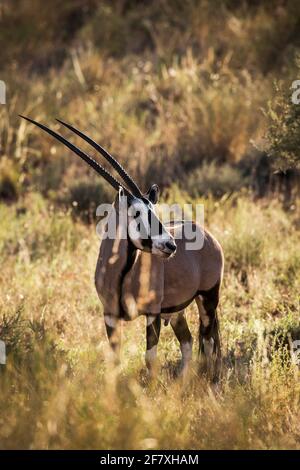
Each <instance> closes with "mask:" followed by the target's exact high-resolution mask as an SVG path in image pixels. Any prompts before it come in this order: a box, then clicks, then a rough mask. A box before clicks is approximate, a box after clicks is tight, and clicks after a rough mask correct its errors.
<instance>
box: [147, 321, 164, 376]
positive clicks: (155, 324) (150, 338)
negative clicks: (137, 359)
mask: <svg viewBox="0 0 300 470" xmlns="http://www.w3.org/2000/svg"><path fill="white" fill-rule="evenodd" d="M160 326H161V318H160V315H147V327H146V343H147V349H146V354H145V361H146V366H147V368H148V370H149V372H150V373H151V374H153V373H154V372H155V369H156V362H157V361H156V356H157V345H158V341H159V335H160Z"/></svg>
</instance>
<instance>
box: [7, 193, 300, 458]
mask: <svg viewBox="0 0 300 470" xmlns="http://www.w3.org/2000/svg"><path fill="white" fill-rule="evenodd" d="M175 193H177V196H176V197H177V199H178V196H179V194H180V193H179V192H178V190H176V191H175V190H174V191H173V196H172V194H170V193H169V196H168V197H169V200H171V199H172V197H175ZM182 197H183V198H182V201H184V200H185V198H184V195H183V196H182ZM205 207H206V215H207V223H208V225H209V227H210V229H211V230H212V231H213V232H214V233H215V235H216V236H217V237H218V238H219V239H220V241H221V242H222V243H223V245H224V250H225V256H226V273H225V278H224V286H223V291H222V301H221V307H220V320H221V332H222V343H223V353H224V370H223V379H222V381H221V383H220V384H219V385H218V386H217V387H215V388H212V387H211V386H210V385H209V384H208V383H207V382H206V381H205V380H204V379H203V378H201V377H198V376H197V373H196V370H197V367H196V351H195V362H194V365H193V371H192V374H191V378H190V381H189V382H188V383H186V384H182V383H181V382H180V381H178V380H177V379H176V378H175V375H176V374H175V371H176V364H177V361H178V359H179V348H178V344H177V342H176V339H175V338H174V337H173V334H172V332H171V329H170V327H168V328H164V329H163V331H162V337H161V341H160V348H159V357H160V362H161V365H162V370H161V371H160V373H159V375H158V378H157V380H156V381H155V382H154V383H153V384H148V383H147V381H146V380H145V368H144V363H143V354H144V348H145V337H144V329H145V325H144V320H143V319H142V318H141V319H138V320H136V321H134V322H132V323H128V324H124V326H123V348H122V365H121V367H120V369H119V370H118V369H115V370H112V369H111V367H110V359H109V354H108V353H109V349H108V345H107V340H106V335H105V331H104V328H103V326H104V324H103V320H102V318H101V316H102V315H101V305H100V303H99V301H98V299H97V296H96V292H95V289H94V286H93V271H94V267H95V262H96V257H97V250H98V240H97V237H96V235H95V230H94V227H93V226H89V227H88V226H85V225H83V224H82V223H80V222H74V221H73V220H72V219H71V216H70V214H69V213H63V212H58V211H57V210H54V209H53V208H51V205H50V204H49V203H48V202H46V201H45V200H44V199H42V198H41V197H40V196H38V195H35V194H32V195H31V196H30V197H28V198H27V199H26V201H24V204H23V205H22V207H21V206H20V205H13V206H10V207H7V206H4V205H2V206H1V208H0V214H1V221H2V223H1V234H0V246H1V252H0V257H1V276H0V283H1V292H2V296H1V300H0V302H1V304H0V311H1V322H0V325H1V326H0V328H1V333H0V334H1V337H2V338H3V339H4V340H5V341H6V343H7V347H8V360H7V365H6V367H2V368H1V370H0V374H1V381H0V388H1V402H0V409H1V413H0V416H1V418H0V424H1V426H0V442H1V448H3V449H4V448H52V449H53V448H87V449H90V448H109V449H114V448H124V449H128V448H130V449H138V448H196V449H198V448H203V449H204V448H218V449H225V448H234V449H237V448H239V449H240V448H260V449H261V448H297V447H298V446H299V439H300V429H299V399H300V395H299V392H300V389H299V371H298V369H297V367H295V366H294V365H293V364H291V361H290V353H289V346H288V339H289V338H292V339H296V338H297V337H300V336H299V335H300V324H299V297H298V293H299V283H300V261H299V254H298V251H297V246H299V232H298V231H297V225H298V224H299V213H295V212H294V213H293V212H292V213H290V214H286V213H285V212H283V210H282V209H281V208H280V206H279V205H278V204H276V203H275V202H274V203H271V204H267V203H264V202H262V203H259V204H258V203H253V202H251V201H250V200H248V199H247V198H246V197H245V196H242V195H240V197H239V198H238V199H237V200H235V198H234V197H233V198H232V199H229V200H228V199H227V200H225V199H224V200H223V201H219V202H218V201H214V200H212V199H208V200H206V201H205ZM188 319H189V323H190V326H191V329H192V331H193V334H194V336H195V337H197V330H198V326H197V324H198V320H197V315H196V309H195V308H194V307H193V306H191V307H190V308H189V309H188ZM297 335H298V336H297ZM195 349H196V345H195Z"/></svg>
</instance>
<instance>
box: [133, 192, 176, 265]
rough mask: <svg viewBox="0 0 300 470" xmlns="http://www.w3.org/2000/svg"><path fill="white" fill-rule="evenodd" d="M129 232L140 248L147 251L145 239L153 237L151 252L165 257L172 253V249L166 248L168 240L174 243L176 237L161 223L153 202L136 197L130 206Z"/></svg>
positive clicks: (134, 242)
mask: <svg viewBox="0 0 300 470" xmlns="http://www.w3.org/2000/svg"><path fill="white" fill-rule="evenodd" d="M149 212H150V215H151V217H150V223H149ZM128 233H129V236H130V239H131V240H132V242H133V244H134V245H135V246H136V247H137V248H139V249H140V250H144V251H147V250H146V249H145V246H144V244H143V240H147V239H149V238H151V241H152V244H151V245H150V247H151V248H150V250H151V253H153V254H155V255H158V256H161V257H164V258H166V257H168V256H170V255H171V253H170V250H169V249H168V248H166V242H172V243H174V238H173V237H172V235H171V234H170V233H169V232H168V231H167V230H166V229H165V227H164V226H163V224H161V223H160V220H159V219H158V217H157V215H156V214H155V210H154V207H153V204H152V203H151V202H149V203H148V204H146V203H144V202H143V201H142V200H140V199H136V200H134V201H133V202H132V204H131V205H130V206H129V208H128Z"/></svg>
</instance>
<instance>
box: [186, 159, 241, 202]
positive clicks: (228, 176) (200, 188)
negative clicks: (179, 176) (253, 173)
mask: <svg viewBox="0 0 300 470" xmlns="http://www.w3.org/2000/svg"><path fill="white" fill-rule="evenodd" d="M246 184H247V180H246V179H244V178H243V176H242V174H241V172H240V170H238V169H237V168H234V167H233V166H231V165H229V164H224V165H222V166H217V165H216V163H214V162H212V163H204V165H202V166H201V167H200V168H198V169H197V170H195V171H194V172H192V173H191V174H190V175H189V176H188V178H187V181H186V185H185V189H186V190H187V191H188V193H189V194H190V195H191V196H193V197H198V196H203V195H205V196H207V195H209V194H211V195H213V196H216V197H220V196H223V195H224V194H227V193H232V192H234V191H238V190H239V189H241V187H242V186H245V185H246Z"/></svg>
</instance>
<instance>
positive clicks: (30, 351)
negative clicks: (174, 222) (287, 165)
mask: <svg viewBox="0 0 300 470" xmlns="http://www.w3.org/2000/svg"><path fill="white" fill-rule="evenodd" d="M298 3H299V2H298V1H297V0H287V1H284V2H283V1H282V0H272V1H269V2H253V1H252V0H251V1H250V0H243V1H242V2H236V1H235V0H225V1H223V0H222V1H221V0H214V1H207V0H186V1H185V2H181V1H175V0H155V1H154V0H153V1H149V2H137V1H135V0H128V1H126V2H125V1H123V0H114V1H111V0H109V1H108V0H103V1H101V2H98V1H96V0H76V1H75V0H72V1H71V0H64V2H62V1H61V0H53V1H52V2H51V3H50V2H49V4H46V3H45V2H44V1H43V0H31V1H30V2H28V1H24V0H9V1H8V0H4V1H3V2H1V5H0V46H1V47H0V61H1V64H2V69H1V76H0V80H3V81H5V83H6V88H7V97H6V105H5V106H4V105H3V106H2V105H1V107H0V261H1V270H0V292H1V295H0V339H1V340H4V341H5V342H6V344H7V351H8V357H7V365H6V366H5V367H3V366H0V448H3V449H7V448H20V447H21V448H133V449H137V448H296V447H299V441H300V426H299V423H300V419H299V418H300V416H299V401H300V386H299V371H298V369H297V368H296V367H295V365H293V364H292V363H291V360H290V343H291V342H292V341H293V340H295V339H299V340H300V320H299V318H300V316H299V313H300V312H299V284H300V255H299V242H300V235H299V227H300V213H299V205H298V206H297V204H296V202H297V201H296V200H293V198H290V197H288V198H286V200H285V206H284V208H283V207H282V205H281V204H280V202H279V199H280V197H278V198H277V196H278V195H274V194H273V196H272V198H269V199H260V200H256V199H255V195H253V194H252V193H251V192H250V190H249V187H251V188H252V189H253V190H254V192H255V194H256V195H257V194H259V195H263V194H266V193H267V191H266V189H267V188H266V187H267V186H268V184H269V183H268V181H269V179H270V178H271V177H273V176H274V175H273V170H272V168H271V166H272V163H270V162H272V160H271V159H266V156H265V155H264V153H263V151H264V149H268V145H266V146H265V144H266V139H265V136H266V135H267V131H268V128H269V127H270V116H271V124H272V125H271V134H270V135H271V137H272V144H273V146H274V145H275V147H276V149H277V150H278V145H277V146H276V143H278V141H279V143H282V140H280V134H281V133H282V131H284V132H283V137H284V139H283V144H284V146H286V145H288V146H290V144H291V142H290V138H289V132H285V131H289V127H285V126H286V124H287V125H288V126H290V124H291V120H289V114H288V113H287V112H285V113H284V114H283V113H282V110H281V109H285V107H284V106H282V108H281V107H280V106H279V108H278V106H276V103H277V100H279V104H280V102H281V100H282V99H283V100H284V105H285V106H288V105H287V103H288V102H289V101H290V92H291V90H290V86H291V83H292V81H293V80H295V79H296V78H298V76H299V68H297V63H296V61H295V58H296V57H297V54H298V55H299V50H300V34H299V32H300V28H299V24H300V10H299V5H298ZM12 31H13V32H14V34H12ZM274 82H283V83H280V87H279V85H278V86H277V87H274ZM281 87H282V89H283V90H285V94H283V93H281V94H279V92H278V90H281ZM277 104H278V103H277ZM281 104H282V103H281ZM277 108H278V109H277ZM297 109H298V108H297ZM268 110H269V111H268ZM297 112H298V111H297ZM268 113H269V115H270V116H269V117H268ZM18 114H24V115H28V116H30V117H32V118H34V119H37V120H39V121H42V122H44V123H45V124H48V125H50V126H51V127H52V128H55V129H56V130H59V131H62V129H61V127H60V126H58V124H57V123H56V122H55V118H56V117H60V118H61V119H65V120H66V121H67V122H70V123H72V124H74V125H77V126H78V127H79V128H81V129H82V130H83V131H86V132H87V133H88V134H89V135H90V136H91V137H93V138H94V139H95V140H97V141H99V143H100V144H102V145H104V146H105V147H107V148H108V149H109V150H110V151H111V152H112V153H113V154H114V155H116V156H117V157H118V158H119V160H120V161H121V162H122V163H123V164H124V165H125V168H126V169H127V170H128V171H129V172H130V174H132V175H133V176H134V177H135V178H136V179H137V181H138V182H139V183H140V184H141V186H142V188H143V189H144V190H146V189H147V186H148V185H149V184H152V183H158V184H160V186H161V187H162V189H163V191H164V199H165V200H166V201H169V202H189V201H191V198H194V199H193V200H194V201H195V202H196V201H197V199H196V198H198V197H200V196H202V197H205V199H202V200H201V202H204V204H205V221H206V225H207V226H208V228H209V229H210V230H211V231H212V233H213V234H214V235H215V236H216V237H217V238H218V239H219V241H220V242H221V243H222V245H223V247H224V252H225V259H226V269H225V276H224V285H223V289H222V299H221V305H220V313H219V316H220V322H221V333H222V346H223V356H224V363H223V377H222V380H221V382H220V384H219V385H218V386H217V387H214V388H213V387H211V386H210V385H209V384H208V383H207V382H206V381H205V380H204V379H203V378H201V377H198V376H197V373H196V371H197V361H196V350H197V344H196V343H197V341H195V363H194V365H193V368H192V369H193V370H192V373H191V377H190V381H189V382H188V383H186V384H182V383H180V381H178V380H177V379H176V367H177V363H178V360H179V348H178V344H177V342H176V339H175V338H174V337H173V334H172V332H171V328H170V327H167V328H163V331H162V337H161V342H160V348H159V357H160V361H161V366H162V368H161V371H160V373H159V375H158V378H157V380H156V381H155V382H154V383H152V384H148V383H147V380H146V377H145V369H144V362H143V355H144V350H145V325H144V320H143V319H142V318H141V319H138V320H136V321H134V322H132V323H131V324H126V325H124V327H123V348H122V354H123V358H122V365H121V367H120V369H119V370H116V369H114V370H113V369H112V368H111V364H110V357H109V349H108V345H107V340H106V335H105V331H104V328H103V320H102V309H101V305H100V302H99V301H98V299H97V295H96V291H95V288H94V280H93V276H94V269H95V264H96V259H97V253H98V246H99V240H98V239H97V236H96V230H95V221H94V214H95V207H96V205H97V204H99V203H100V202H104V201H111V200H112V193H111V192H110V191H109V190H108V189H107V185H105V183H103V182H102V181H99V178H98V177H97V179H96V175H94V174H92V173H91V171H90V170H89V169H88V168H87V167H85V166H84V165H83V164H82V162H80V161H79V159H76V158H75V157H73V156H71V155H70V154H69V153H68V152H66V150H65V149H64V148H63V147H62V146H61V145H58V144H57V143H56V142H55V141H53V139H50V138H49V137H47V136H46V135H45V134H43V133H42V132H40V130H38V129H37V128H35V127H33V126H32V125H29V124H28V123H27V122H25V121H22V120H21V119H20V118H19V117H18ZM280 116H283V117H284V118H285V119H286V118H288V119H287V120H286V122H284V125H283V124H282V120H281V119H280ZM297 116H298V114H297ZM291 129H292V130H293V135H294V134H295V137H297V136H298V134H297V132H296V131H295V132H294V130H295V129H296V130H297V128H296V127H293V126H291ZM269 131H270V129H269ZM64 135H66V136H69V134H68V132H66V131H64ZM269 137H270V136H269ZM285 137H286V139H285ZM297 138H298V137H297ZM278 139H279V140H278ZM74 142H78V141H77V140H76V138H74ZM295 142H296V144H295ZM295 142H294V146H295V148H296V151H297V152H298V149H299V145H297V142H298V141H297V140H296V139H295ZM80 144H81V145H82V142H80ZM82 146H83V145H82ZM258 149H260V150H258ZM280 153H281V150H280ZM262 157H264V159H265V160H266V163H265V164H261V160H262ZM264 165H265V166H264ZM183 189H184V191H183ZM261 189H263V191H262V190H261ZM281 190H282V191H284V188H282V189H281ZM277 199H278V200H277ZM91 221H93V222H92V224H90V225H89V224H88V223H87V222H91ZM187 314H188V321H189V324H190V326H191V329H192V331H193V335H194V337H195V339H196V338H197V336H198V319H197V312H196V309H195V307H194V306H193V305H192V306H190V307H189V309H188V311H187Z"/></svg>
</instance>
